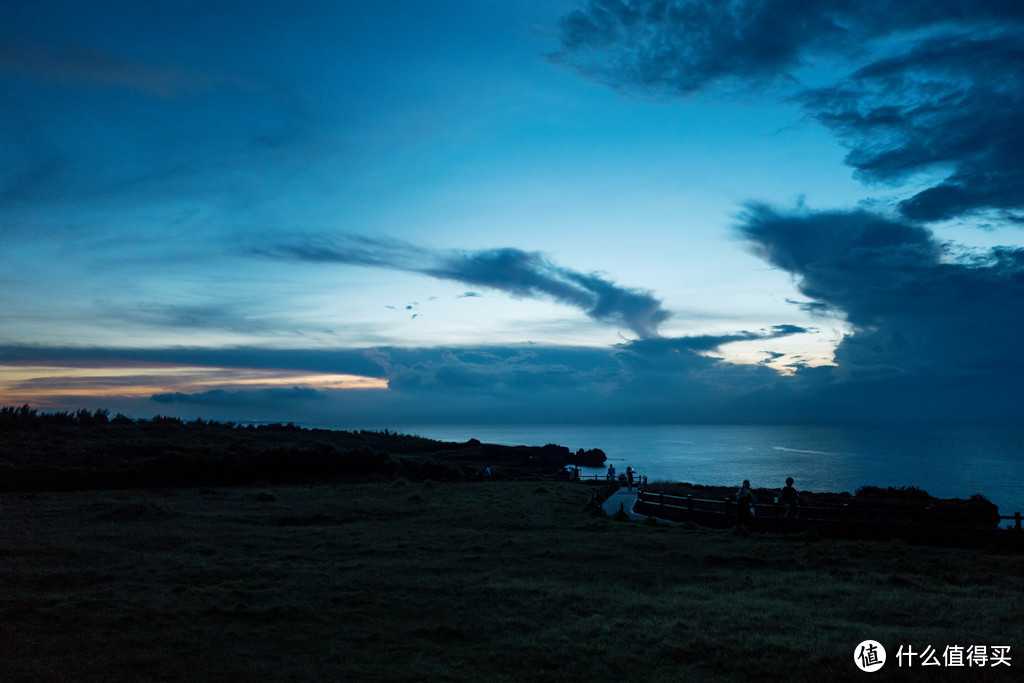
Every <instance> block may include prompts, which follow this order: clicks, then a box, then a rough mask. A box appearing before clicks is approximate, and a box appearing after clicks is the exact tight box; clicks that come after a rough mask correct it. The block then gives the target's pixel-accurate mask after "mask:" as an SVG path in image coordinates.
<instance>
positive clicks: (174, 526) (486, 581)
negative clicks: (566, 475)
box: [0, 480, 1024, 681]
mask: <svg viewBox="0 0 1024 683" xmlns="http://www.w3.org/2000/svg"><path fill="white" fill-rule="evenodd" d="M589 499H590V490H589V489H588V488H587V487H586V486H584V485H579V484H568V483H543V484H541V483H538V482H489V483H432V482H429V481H428V482H425V483H408V482H405V481H404V480H399V481H397V482H390V483H371V484H359V485H356V484H337V485H311V486H282V487H263V488H246V487H234V488H211V489H197V488H189V489H164V490H151V491H145V490H126V491H92V492H78V493H7V494H3V495H0V587H2V588H0V678H2V679H3V680H46V681H50V680H53V681H62V680H64V681H80V680H96V681H99V680H103V681H112V680H186V679H188V680H215V679H216V680H261V681H263V680H343V681H355V680H408V681H414V680H422V681H439V680H458V681H461V680H465V681H470V680H473V681H478V680H508V681H512V680H517V681H521V680H593V681H621V680H637V681H660V680H666V681H667V680H702V681H706V680H768V681H771V680H794V681H824V680H863V679H864V677H872V676H873V677H874V679H877V680H935V681H938V680H986V681H987V680H1014V679H1018V678H1019V672H1020V670H1021V668H1022V667H1024V625H1022V619H1021V614H1022V613H1024V556H1022V555H1021V554H1018V553H1002V552H994V551H992V552H984V551H970V550H954V549H942V548H918V547H914V546H908V545H904V544H901V543H897V542H891V543H890V542H884V543H868V542H841V541H830V540H814V539H812V538H808V537H798V538H796V537H771V536H760V535H757V534H754V535H752V536H749V535H743V534H740V533H737V532H735V531H711V530H701V529H686V528H682V527H660V526H655V525H651V524H647V523H641V522H623V521H617V520H614V519H610V518H607V517H602V516H595V515H593V514H590V513H589V512H588V511H587V510H586V509H585V508H586V507H587V503H588V501H589ZM866 639H874V640H877V641H880V642H881V643H882V644H883V645H884V646H885V647H886V648H887V650H888V652H889V663H888V664H887V665H886V666H885V667H884V668H883V670H882V671H880V672H878V673H875V674H865V673H862V672H861V671H859V670H858V669H857V668H856V667H855V666H854V663H853V652H854V648H855V646H856V645H857V644H858V643H859V642H861V641H863V640H866ZM901 644H903V645H911V646H912V647H913V648H914V650H915V651H920V650H922V649H923V648H924V647H925V646H927V645H931V646H932V647H934V648H936V650H937V651H938V653H939V654H940V656H941V653H942V651H943V650H944V648H945V647H946V646H947V645H948V646H956V645H960V646H964V647H966V646H970V645H988V646H993V645H1008V646H1011V651H1010V656H1011V658H1012V659H1011V664H1012V666H1011V667H1010V668H1007V667H998V668H993V667H986V668H984V669H978V668H972V669H967V668H964V669H953V668H946V667H942V668H938V669H936V668H931V669H922V668H921V666H920V661H919V660H918V661H915V662H914V668H913V669H907V668H906V667H904V668H902V669H901V668H897V667H896V649H897V648H898V646H899V645H901Z"/></svg>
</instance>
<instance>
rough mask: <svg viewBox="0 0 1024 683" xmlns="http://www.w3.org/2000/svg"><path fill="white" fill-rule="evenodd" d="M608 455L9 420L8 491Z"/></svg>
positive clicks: (499, 469) (4, 427) (267, 479)
mask: <svg viewBox="0 0 1024 683" xmlns="http://www.w3.org/2000/svg"><path fill="white" fill-rule="evenodd" d="M584 459H590V460H592V461H595V462H598V464H600V462H603V461H604V454H603V453H601V452H600V451H599V450H591V451H588V452H579V453H577V454H573V453H570V451H569V449H568V448H565V447H564V446H556V445H548V446H543V447H526V446H516V447H512V446H499V445H493V444H482V443H480V442H479V441H476V440H470V441H468V442H466V443H447V442H442V441H435V440H432V439H425V438H420V437H415V436H407V435H400V434H394V433H390V432H387V431H384V432H367V431H358V432H348V431H330V430H310V429H302V428H299V427H296V426H294V425H261V426H246V427H242V426H236V425H233V424H220V423H208V422H202V421H195V422H189V423H182V422H181V421H180V420H176V419H165V418H154V419H153V420H141V421H133V420H128V419H127V418H124V419H118V418H115V419H113V420H109V419H108V418H107V417H106V415H105V414H104V413H101V412H99V411H98V412H97V414H95V415H94V414H90V413H87V412H84V411H83V412H81V413H79V414H75V415H67V414H62V415H42V416H39V415H35V414H34V413H33V412H32V411H30V410H28V409H10V408H8V409H4V411H3V414H2V415H0V490H6V491H30V490H62V491H68V490H89V489H110V488H149V487H174V486H231V485H251V484H254V483H276V484H283V483H311V482H325V481H352V480H365V479H378V480H379V479H392V478H397V477H402V478H407V479H410V480H423V479H436V480H467V479H479V478H480V477H481V476H482V473H483V470H484V468H485V467H488V466H489V467H490V468H491V471H492V473H493V475H494V476H495V477H497V478H522V477H525V476H538V475H553V474H556V473H559V472H561V471H562V469H563V467H564V465H565V464H567V463H569V462H570V461H582V460H584Z"/></svg>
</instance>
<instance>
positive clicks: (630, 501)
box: [601, 486, 679, 526]
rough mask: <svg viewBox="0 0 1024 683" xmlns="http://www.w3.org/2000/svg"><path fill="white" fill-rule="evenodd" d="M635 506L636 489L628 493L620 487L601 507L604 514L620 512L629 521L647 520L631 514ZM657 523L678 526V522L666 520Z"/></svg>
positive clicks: (645, 516)
mask: <svg viewBox="0 0 1024 683" xmlns="http://www.w3.org/2000/svg"><path fill="white" fill-rule="evenodd" d="M634 505H636V487H635V486H634V487H633V490H632V491H630V490H629V489H627V488H625V487H620V488H619V490H618V491H616V492H615V493H613V494H612V495H610V496H608V500H606V501H604V503H603V504H602V505H601V507H602V508H603V509H604V511H605V514H608V515H614V514H615V513H616V512H618V511H619V510H622V511H623V512H625V513H626V514H627V515H629V517H630V519H647V515H641V514H639V513H636V512H633V506H634ZM658 522H660V523H661V524H669V525H672V526H678V525H679V522H673V521H671V520H667V519H659V520H658Z"/></svg>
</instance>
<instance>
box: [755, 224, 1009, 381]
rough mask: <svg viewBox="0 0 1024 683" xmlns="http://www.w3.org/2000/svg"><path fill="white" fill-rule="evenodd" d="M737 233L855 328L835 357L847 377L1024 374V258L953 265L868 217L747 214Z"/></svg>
mask: <svg viewBox="0 0 1024 683" xmlns="http://www.w3.org/2000/svg"><path fill="white" fill-rule="evenodd" d="M740 231H741V233H742V234H743V236H744V237H746V239H748V240H749V241H750V244H751V248H752V250H753V251H754V252H755V253H756V254H757V255H758V256H760V257H761V258H763V259H765V260H766V261H768V262H769V263H771V264H773V265H775V266H778V267H779V268H782V269H783V270H785V271H788V272H789V273H791V274H793V275H794V276H795V278H796V282H797V286H798V287H799V289H800V292H801V293H802V294H803V295H804V296H807V297H809V298H811V299H813V300H815V301H816V302H819V303H820V304H822V305H823V306H827V307H828V308H830V309H832V310H836V311H842V312H843V313H844V315H845V317H846V319H847V320H848V321H849V322H850V323H851V324H852V325H853V328H854V332H853V334H852V335H850V336H847V337H846V338H845V339H844V340H843V342H842V343H841V344H840V346H839V348H838V349H837V351H836V361H837V362H838V363H839V364H840V367H841V368H842V369H843V371H844V372H848V373H860V374H864V373H882V374H898V373H902V372H928V373H933V374H935V375H936V376H944V375H954V374H965V373H966V374H974V375H975V376H978V377H982V376H989V377H991V376H994V375H995V374H1006V373H1011V374H1017V375H1019V374H1020V373H1022V371H1024V365H1022V363H1021V360H1020V356H1019V352H1018V348H1019V344H1020V339H1021V338H1022V337H1024V319H1022V318H1021V316H1020V315H1019V314H1018V312H1019V311H1020V306H1021V302H1022V301H1024V250H1022V249H1011V248H999V249H994V250H991V251H989V252H988V253H986V254H974V255H973V256H972V257H971V258H970V259H968V260H956V259H955V258H953V255H951V254H950V253H948V252H947V250H946V249H945V248H944V247H943V245H942V244H940V243H939V242H938V241H936V239H935V237H934V236H933V235H932V234H931V232H930V231H928V230H926V229H924V228H921V227H919V226H916V225H913V224H908V223H901V222H898V221H894V220H891V219H887V218H883V217H880V216H877V215H875V214H872V213H870V212H866V211H856V212H838V211H833V212H817V213H816V212H812V211H801V212H796V213H783V212H778V211H775V210H773V209H771V208H769V207H766V206H764V205H753V206H751V207H750V208H749V210H748V212H747V214H746V215H745V217H744V220H743V223H742V225H741V226H740ZM1022 379H1024V377H1022Z"/></svg>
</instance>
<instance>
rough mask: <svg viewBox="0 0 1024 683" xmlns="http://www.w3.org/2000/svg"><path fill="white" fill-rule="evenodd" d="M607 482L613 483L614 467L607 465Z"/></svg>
mask: <svg viewBox="0 0 1024 683" xmlns="http://www.w3.org/2000/svg"><path fill="white" fill-rule="evenodd" d="M608 481H615V465H608Z"/></svg>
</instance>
